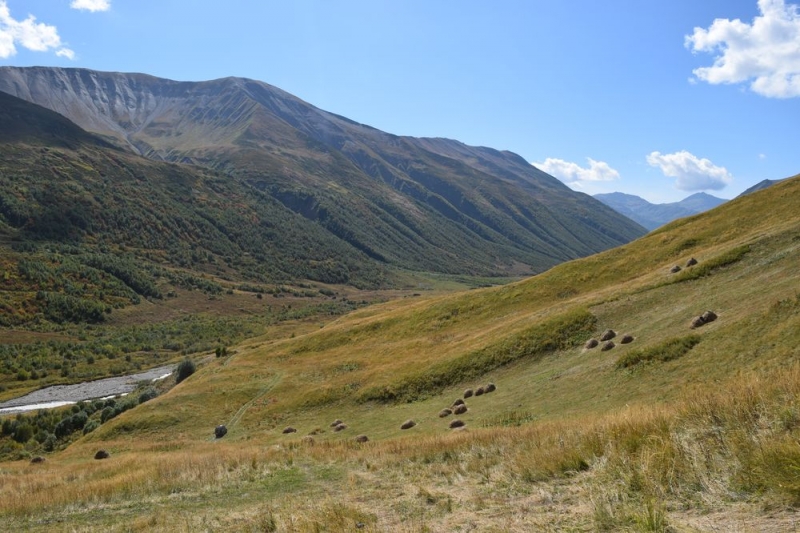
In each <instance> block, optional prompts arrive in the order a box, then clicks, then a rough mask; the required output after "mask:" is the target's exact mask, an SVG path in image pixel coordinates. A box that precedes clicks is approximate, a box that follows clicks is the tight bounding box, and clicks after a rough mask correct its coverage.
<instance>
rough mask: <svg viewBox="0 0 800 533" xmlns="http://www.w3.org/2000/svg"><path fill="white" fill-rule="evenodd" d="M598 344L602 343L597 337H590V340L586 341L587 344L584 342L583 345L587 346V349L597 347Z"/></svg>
mask: <svg viewBox="0 0 800 533" xmlns="http://www.w3.org/2000/svg"><path fill="white" fill-rule="evenodd" d="M598 344H600V342H599V341H598V340H597V339H589V340H588V341H586V344H584V345H583V347H584V348H586V349H587V350H591V349H592V348H595V347H596V346H597V345H598Z"/></svg>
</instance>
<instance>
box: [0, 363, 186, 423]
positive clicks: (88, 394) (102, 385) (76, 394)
mask: <svg viewBox="0 0 800 533" xmlns="http://www.w3.org/2000/svg"><path fill="white" fill-rule="evenodd" d="M174 370H175V365H169V366H160V367H158V368H151V369H150V370H147V371H145V372H139V373H137V374H130V375H127V376H116V377H113V378H104V379H98V380H95V381H84V382H83V383H76V384H74V385H54V386H52V387H46V388H44V389H39V390H37V391H33V392H31V393H28V394H26V395H25V396H20V397H18V398H14V399H12V400H8V401H5V402H2V403H0V414H9V413H16V412H21V411H30V410H33V409H46V408H48V407H57V406H59V405H67V404H70V403H77V402H81V401H85V400H93V399H95V398H105V397H107V396H116V395H118V394H127V393H129V392H131V391H132V390H134V389H135V388H136V385H137V384H138V383H139V382H140V381H155V380H157V379H160V378H164V377H166V376H168V375H169V374H171V373H172V372H173V371H174Z"/></svg>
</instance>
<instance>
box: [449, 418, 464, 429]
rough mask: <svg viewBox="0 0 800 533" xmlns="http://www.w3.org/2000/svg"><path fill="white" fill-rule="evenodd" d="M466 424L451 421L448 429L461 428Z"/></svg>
mask: <svg viewBox="0 0 800 533" xmlns="http://www.w3.org/2000/svg"><path fill="white" fill-rule="evenodd" d="M465 425H466V424H465V423H464V422H463V421H462V420H453V421H452V422H450V429H455V428H463V427H464V426H465Z"/></svg>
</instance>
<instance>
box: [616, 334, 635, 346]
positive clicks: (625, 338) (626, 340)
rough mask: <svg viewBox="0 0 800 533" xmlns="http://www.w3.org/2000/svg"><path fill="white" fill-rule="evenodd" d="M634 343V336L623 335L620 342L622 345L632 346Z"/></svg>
mask: <svg viewBox="0 0 800 533" xmlns="http://www.w3.org/2000/svg"><path fill="white" fill-rule="evenodd" d="M632 342H633V336H632V335H623V336H622V338H621V339H620V340H619V343H620V344H630V343H632Z"/></svg>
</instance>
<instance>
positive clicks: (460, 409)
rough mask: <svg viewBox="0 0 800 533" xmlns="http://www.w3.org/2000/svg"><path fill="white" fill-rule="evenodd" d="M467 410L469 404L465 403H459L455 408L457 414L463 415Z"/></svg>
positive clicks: (454, 411)
mask: <svg viewBox="0 0 800 533" xmlns="http://www.w3.org/2000/svg"><path fill="white" fill-rule="evenodd" d="M466 412H467V406H466V405H465V404H463V403H462V404H461V405H457V406H456V408H455V409H454V410H453V413H455V414H457V415H463V414H464V413H466Z"/></svg>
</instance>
